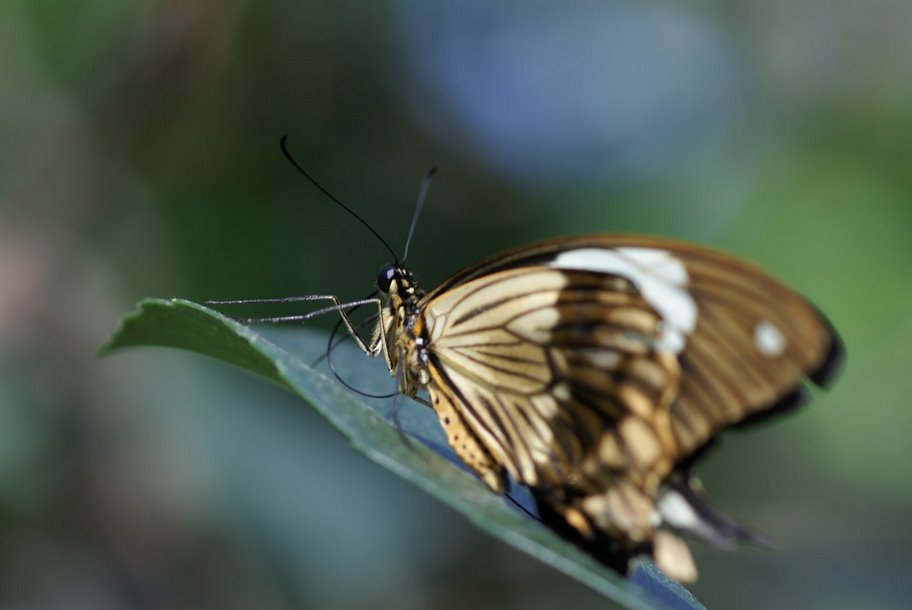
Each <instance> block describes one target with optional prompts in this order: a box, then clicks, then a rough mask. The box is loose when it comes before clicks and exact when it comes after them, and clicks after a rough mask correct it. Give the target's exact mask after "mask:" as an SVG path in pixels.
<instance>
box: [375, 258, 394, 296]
mask: <svg viewBox="0 0 912 610" xmlns="http://www.w3.org/2000/svg"><path fill="white" fill-rule="evenodd" d="M395 275H396V269H395V268H394V267H393V266H392V265H383V266H382V267H380V273H379V274H378V275H377V288H379V289H380V292H382V293H383V294H388V293H389V290H390V284H392V283H393V277H395Z"/></svg>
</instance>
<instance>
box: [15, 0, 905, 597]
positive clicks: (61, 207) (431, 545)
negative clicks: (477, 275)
mask: <svg viewBox="0 0 912 610" xmlns="http://www.w3.org/2000/svg"><path fill="white" fill-rule="evenodd" d="M910 23H912V3H909V2H908V1H906V0H874V1H873V2H867V3H851V2H845V1H843V2H839V1H837V2H834V3H820V2H813V1H809V0H799V1H798V2H794V1H788V2H787V1H785V0H772V1H770V0H764V1H760V0H736V1H734V2H726V3H722V2H716V3H701V4H699V5H691V6H681V5H679V4H677V3H672V2H652V3H624V2H595V1H591V2H586V1H580V2H576V1H573V2H564V3H545V2H538V1H535V2H518V1H516V0H513V1H506V2H500V3H488V2H483V1H482V0H467V1H465V2H460V3H455V2H417V1H409V0H399V1H388V2H372V3H365V2H352V1H342V2H330V1H328V0H314V1H310V2H298V3H291V2H278V1H275V0H262V1H260V2H256V3H253V2H243V1H242V0H223V1H221V2H215V1H212V0H180V1H178V0H171V1H167V0H157V1H154V0H150V1H147V2H132V3H131V2H117V1H114V0H83V1H82V2H78V3H77V2H71V3H60V2H53V1H51V0H6V1H5V2H3V3H0V608H67V609H73V608H91V609H104V608H130V609H132V608H136V609H147V608H149V609H159V608H162V609H164V608H167V609H183V608H225V609H235V608H237V609H241V608H254V607H255V608H263V609H273V608H275V609H296V608H340V609H361V608H364V609H367V608H372V609H373V608H396V609H410V608H416V609H417V608H434V609H444V608H454V609H455V608H465V607H469V606H470V605H471V606H472V607H475V608H506V607H509V608H532V609H534V608H552V607H557V606H558V605H559V606H561V607H575V608H589V607H593V608H594V607H605V605H606V602H605V601H604V600H602V599H600V598H599V597H597V596H596V595H595V594H594V593H591V592H590V591H588V590H586V589H585V588H584V587H583V586H582V585H579V584H578V583H576V582H574V581H571V580H569V579H567V578H565V577H563V576H561V575H559V574H556V573H554V572H553V571H552V570H550V569H548V568H547V567H545V566H543V565H541V564H539V563H538V562H536V561H535V560H534V559H531V558H528V557H526V556H523V555H521V554H520V553H518V552H515V551H513V550H511V549H509V548H506V547H505V546H503V545H502V544H500V543H497V542H494V541H492V540H490V539H488V538H487V537H486V536H484V535H483V534H481V533H479V532H477V531H475V530H474V529H473V528H472V527H471V526H470V525H469V524H468V523H467V522H466V521H465V520H464V519H463V518H462V517H460V516H458V515H456V514H455V513H453V512H451V511H450V510H449V509H447V508H445V507H443V506H442V505H440V504H438V503H437V502H436V501H434V500H432V499H430V498H428V497H426V496H425V495H424V494H422V493H420V492H419V491H417V490H416V489H413V488H412V487H410V486H409V485H408V484H406V483H404V482H402V481H400V480H398V479H397V478H396V477H395V476H393V475H391V474H390V473H388V472H386V471H384V470H382V469H381V468H378V467H377V466H375V465H373V464H371V463H369V462H367V461H366V460H364V459H362V458H360V457H358V456H357V455H355V454H354V453H353V452H352V451H351V450H350V449H349V448H348V447H347V446H346V444H345V442H344V441H343V440H342V439H341V438H340V437H338V436H337V435H336V434H335V433H334V432H332V431H331V430H330V428H329V427H328V426H327V425H326V424H324V423H323V422H322V421H321V420H320V419H319V418H318V417H316V416H315V415H313V414H312V413H311V412H310V411H309V410H308V409H307V408H305V407H304V405H302V404H300V403H298V402H297V401H295V400H293V399H291V398H289V397H287V396H286V395H285V394H284V393H283V392H282V391H280V390H279V389H278V388H276V387H273V386H271V385H269V384H267V383H265V382H262V381H260V380H258V379H254V378H252V377H250V376H248V375H246V374H244V373H241V372H239V371H236V370H233V369H229V368H227V367H224V366H221V365H219V364H216V363H213V362H210V361H206V360H204V359H202V358H195V357H193V356H191V355H188V354H184V353H179V352H173V351H166V350H139V351H136V352H132V353H128V354H123V355H119V356H117V357H115V358H111V359H106V360H103V361H98V360H96V359H95V358H94V357H93V352H94V350H95V348H97V346H98V345H99V344H100V343H102V342H103V341H104V340H105V338H106V337H107V336H109V334H110V333H111V332H112V331H113V329H114V328H115V327H116V324H117V320H118V318H119V317H120V315H122V314H123V313H124V312H125V311H127V310H128V309H129V308H130V307H131V306H132V304H133V303H134V302H135V301H137V300H138V299H140V298H142V297H146V296H182V297H187V298H191V299H195V300H203V299H207V298H244V297H269V296H285V295H293V294H306V293H325V292H333V293H337V294H339V295H341V296H342V297H344V298H355V297H359V296H362V295H363V294H365V293H366V292H368V291H369V290H370V288H371V285H372V282H373V281H374V278H375V275H376V270H377V268H378V267H379V266H380V264H381V263H383V262H385V261H386V259H387V255H386V254H385V252H384V250H383V248H382V247H381V246H380V245H379V244H378V243H377V242H376V241H375V240H374V239H373V238H372V237H371V236H370V235H369V234H368V233H367V232H366V231H365V230H364V229H363V228H362V227H361V226H359V225H358V224H357V223H356V222H354V221H353V220H352V219H350V218H348V217H347V216H346V215H345V214H344V213H343V212H342V211H341V210H339V209H338V208H337V207H335V206H334V205H332V204H331V203H329V202H328V201H327V200H326V199H325V198H324V197H323V196H321V195H320V194H319V193H318V192H316V190H315V189H314V188H312V187H311V186H310V185H309V184H308V183H307V182H306V181H305V180H304V179H303V178H302V177H301V176H299V175H298V174H296V173H295V172H294V171H293V170H292V169H291V168H290V166H289V165H288V163H287V162H286V161H285V160H284V159H283V158H282V156H281V154H280V152H279V150H278V140H279V136H280V135H281V134H284V133H287V134H289V137H290V146H291V148H292V150H293V151H294V153H295V155H296V156H297V158H298V159H299V161H300V162H301V163H302V164H303V165H304V166H305V167H306V168H307V169H308V170H309V171H311V172H312V173H313V174H314V175H315V176H317V177H318V178H319V179H320V180H321V181H322V182H323V183H324V184H325V186H326V187H327V188H328V189H329V190H330V191H332V192H333V193H334V194H335V195H336V196H338V197H340V198H341V199H343V200H344V201H346V202H347V203H349V205H351V206H352V207H354V208H355V209H356V210H358V211H359V212H360V213H361V214H362V215H363V216H364V217H365V218H366V219H367V220H368V221H369V222H370V223H371V224H372V225H373V226H374V227H376V229H377V230H378V231H379V232H380V233H381V234H382V235H384V236H386V238H387V239H388V240H389V241H390V242H391V243H392V244H394V246H395V247H397V248H399V247H401V246H400V244H401V243H402V240H403V239H404V237H405V233H406V230H407V227H408V222H409V220H410V216H411V211H412V207H413V205H414V199H415V196H416V194H417V186H418V182H419V180H420V178H421V176H422V174H423V173H424V172H425V171H426V170H427V169H428V168H429V167H430V166H431V165H433V164H437V165H439V166H440V170H441V171H440V173H439V174H438V177H437V179H436V181H435V183H434V186H433V188H432V190H431V193H430V197H429V200H428V205H427V207H426V211H425V213H424V216H423V217H422V219H421V222H420V224H419V228H418V232H417V235H416V238H415V240H414V243H413V244H412V251H411V255H410V257H409V258H410V263H411V264H412V266H413V267H414V269H415V271H416V272H417V273H418V274H419V277H420V278H421V279H423V281H424V284H425V285H426V286H427V287H430V286H432V285H434V284H435V283H436V282H438V281H440V280H442V279H443V278H444V277H446V276H447V275H448V274H449V273H452V272H454V271H456V270H458V269H460V268H461V267H463V266H465V265H466V264H469V263H471V262H474V261H475V260H477V259H479V258H481V257H483V256H487V255H489V254H491V253H494V252H496V251H497V250H499V249H502V248H505V247H509V246H515V245H519V244H522V243H525V242H528V241H531V240H534V239H539V238H545V237H552V236H556V235H565V234H574V233H581V232H600V231H606V232H607V231H611V232H618V231H630V232H638V233H650V234H661V235H670V236H675V237H680V238H685V239H691V240H697V241H700V242H703V243H707V244H711V245H715V246H718V247H722V248H726V249H728V250H731V251H734V252H736V253H738V254H740V255H742V256H745V257H747V258H750V259H752V260H755V261H757V262H759V263H760V264H762V265H764V266H765V267H767V268H769V269H770V270H772V271H773V272H774V273H776V274H777V275H779V276H780V277H782V278H783V279H785V280H786V281H788V282H789V283H790V284H792V285H794V286H796V287H799V288H800V290H801V291H802V292H803V293H804V294H806V295H807V296H808V297H810V298H811V299H812V300H814V301H815V302H816V303H817V304H818V305H819V306H820V307H821V308H822V309H823V310H824V311H825V312H827V314H828V315H829V316H830V317H831V319H832V320H833V322H834V324H835V325H836V326H837V328H839V329H840V330H841V332H842V333H843V336H844V339H845V342H846V344H847V347H848V354H849V361H848V366H847V369H846V371H845V373H844V375H843V377H842V379H841V380H840V381H839V382H838V383H837V384H836V386H835V389H834V391H832V392H831V393H830V394H829V395H826V396H822V397H820V398H819V400H818V401H817V403H816V404H814V405H813V406H811V407H810V408H808V409H806V410H804V411H803V412H801V414H800V415H798V416H796V417H792V418H789V419H788V420H787V421H781V422H777V423H776V425H772V426H770V427H767V428H762V429H759V430H755V431H752V432H750V433H747V434H735V433H733V434H730V435H728V436H727V437H726V438H725V439H724V442H723V448H722V450H720V451H717V452H714V453H713V454H711V456H710V459H708V460H707V461H706V462H705V463H704V464H703V465H702V466H701V468H700V470H699V472H700V474H701V475H702V476H703V477H704V480H705V482H706V484H707V487H708V489H709V490H710V492H711V493H712V495H713V497H714V498H715V500H716V502H717V504H718V505H720V506H722V507H724V508H725V509H726V510H727V511H728V512H731V513H733V514H734V515H736V516H738V517H739V518H741V519H743V520H744V521H746V522H748V523H751V524H752V525H754V526H756V527H757V528H759V529H761V530H763V531H765V532H767V533H769V534H770V535H772V537H773V538H775V539H776V540H778V541H781V543H782V548H781V549H779V550H776V551H768V550H752V549H748V550H743V551H741V552H738V553H723V552H720V551H716V550H714V549H708V548H705V547H702V546H697V548H696V553H697V559H698V562H699V564H700V566H701V572H702V578H701V580H700V581H699V583H697V584H696V585H695V586H694V587H692V590H693V591H694V593H695V594H696V595H697V597H698V598H699V599H701V601H703V602H704V603H705V604H706V605H707V606H708V607H710V608H732V607H738V608H758V609H759V608H772V607H776V608H829V609H839V610H841V609H854V608H859V609H861V608H863V609H893V608H907V607H908V606H909V603H910V602H909V599H910V597H912V580H910V575H912V526H910V524H909V517H910V509H912V481H910V478H912V477H910V472H909V470H910V462H912V441H910V432H912V409H910V404H912V375H910V370H909V369H910V362H912V310H910V303H912V283H910V282H909V277H910V275H909V263H910V262H912V238H910V236H909V233H910V229H912V171H910V170H912V168H910V159H912V64H910V61H909V58H910V57H912V37H910V36H909V35H908V26H909V24H910ZM330 323H331V321H329V320H327V321H320V322H316V323H314V325H313V326H314V327H321V326H322V327H326V326H327V325H328V324H330ZM377 366H382V363H380V362H377ZM403 408H404V409H406V410H407V409H419V408H420V407H419V406H417V405H411V404H405V405H403ZM695 546H696V545H695Z"/></svg>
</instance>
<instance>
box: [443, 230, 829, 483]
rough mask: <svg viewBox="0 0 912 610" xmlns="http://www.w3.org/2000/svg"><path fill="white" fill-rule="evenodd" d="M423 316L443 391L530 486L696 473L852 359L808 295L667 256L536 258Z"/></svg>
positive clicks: (465, 283) (734, 267) (507, 257)
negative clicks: (731, 439)
mask: <svg viewBox="0 0 912 610" xmlns="http://www.w3.org/2000/svg"><path fill="white" fill-rule="evenodd" d="M425 307H426V309H425V311H426V314H427V316H428V319H429V320H430V321H431V326H432V333H431V354H432V357H433V359H434V362H433V364H434V367H435V368H436V369H439V370H440V371H441V373H440V375H439V378H440V382H441V383H446V384H450V385H451V386H453V387H456V388H458V390H459V392H460V395H461V397H462V398H461V402H462V403H463V404H464V405H465V409H466V410H467V411H470V412H469V413H468V419H469V423H470V424H471V425H473V426H476V427H477V428H478V429H479V430H482V433H481V434H482V436H483V437H484V441H485V444H486V445H487V446H489V447H490V448H491V451H492V453H493V454H495V456H496V457H500V458H501V459H502V460H503V462H502V463H504V465H505V466H507V467H508V469H509V470H511V472H512V473H513V474H514V476H516V475H517V474H518V475H519V477H518V478H519V479H520V480H522V481H523V482H526V483H529V484H535V483H537V482H538V481H539V480H545V481H548V480H551V479H561V477H565V476H566V474H567V472H568V471H569V472H574V473H575V475H574V476H575V478H577V479H579V478H580V473H583V474H585V473H588V472H590V471H592V472H594V473H595V475H598V476H601V477H605V476H607V475H606V474H605V473H606V471H611V472H615V471H621V470H631V469H632V470H637V469H639V471H640V472H641V473H642V476H644V477H653V478H654V476H659V474H660V473H663V472H665V471H667V470H668V468H667V464H666V458H667V459H670V461H671V462H672V463H673V464H678V463H681V462H683V461H686V460H687V459H689V458H690V457H691V456H692V455H693V454H694V453H696V452H698V451H699V449H700V448H702V447H703V446H704V445H705V444H706V443H707V442H709V441H710V440H711V439H712V437H713V436H714V435H715V434H716V433H717V432H718V431H720V430H721V429H723V428H725V427H728V426H731V425H735V424H739V423H743V422H747V421H751V420H753V419H756V418H758V417H761V416H763V415H766V414H769V413H771V412H775V411H778V410H780V409H781V408H782V407H783V406H788V405H790V404H795V403H796V402H799V400H800V398H801V396H802V385H803V382H804V380H805V378H806V377H810V378H811V379H812V380H813V381H814V382H816V383H817V384H818V385H825V384H826V383H827V382H828V380H829V378H830V376H831V375H832V372H833V371H834V370H835V369H836V368H837V367H836V365H837V363H838V361H839V359H840V356H841V345H840V343H839V340H838V337H837V336H836V334H835V333H834V331H833V330H832V327H831V326H830V325H829V323H828V322H827V321H826V320H825V319H824V318H823V316H821V315H820V314H819V312H818V311H817V310H816V309H815V308H814V307H813V306H812V305H810V304H809V303H808V302H807V301H806V300H804V299H803V298H802V297H801V296H800V295H798V294H797V293H795V292H794V291H792V290H791V289H789V288H788V287H786V286H785V285H783V284H782V283H780V282H778V281H777V280H775V279H773V278H772V277H770V276H769V275H768V274H766V273H765V272H763V271H761V270H760V269H758V268H757V267H755V266H753V265H750V264H748V263H745V262H743V261H740V260H738V259H736V258H734V257H731V256H729V255H726V254H724V253H720V252H718V251H715V250H712V249H709V248H704V247H700V246H695V245H691V244H686V243H683V242H676V241H670V240H659V239H653V238H636V237H610V236H608V237H605V236H598V237H591V238H576V239H573V240H561V241H554V242H545V243H542V244H536V245H533V246H529V247H527V248H524V249H522V250H517V251H514V252H510V253H506V254H504V255H501V256H500V257H497V258H495V259H491V260H490V261H486V262H483V263H481V264H479V265H477V266H475V267H473V268H471V269H469V270H468V271H466V272H463V273H462V274H460V275H459V276H455V277H454V278H453V279H451V280H450V281H448V282H445V283H444V284H443V285H442V287H441V289H438V290H437V291H435V292H434V293H432V294H430V295H429V296H428V298H427V299H426V301H425ZM432 391H433V388H432ZM473 412H474V413H473ZM663 413H667V414H669V415H668V417H667V418H665V419H663V418H664V415H662V414H663ZM657 414H658V415H657ZM628 416H636V418H637V420H636V422H635V423H633V424H627V425H623V426H622V425H621V424H622V420H623V419H624V418H626V417H628ZM640 423H645V424H646V425H645V426H643V425H640ZM627 428H629V429H631V430H634V429H636V430H637V432H630V433H629V434H624V433H623V431H624V430H625V429H627ZM606 439H607V440H606ZM525 445H531V446H529V447H528V448H527V447H525ZM596 457H598V463H597V464H593V463H592V461H593V460H594V459H595V458H596ZM605 464H611V466H610V468H605ZM595 475H592V476H595ZM585 479H586V478H585V477H583V480H584V481H585ZM650 486H651V485H650Z"/></svg>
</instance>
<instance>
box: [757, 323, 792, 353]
mask: <svg viewBox="0 0 912 610" xmlns="http://www.w3.org/2000/svg"><path fill="white" fill-rule="evenodd" d="M754 345H756V346H757V349H758V350H760V352H761V353H762V354H763V355H764V356H769V357H770V358H776V357H777V356H781V355H782V352H784V351H785V337H784V336H783V335H782V331H780V330H779V329H778V328H776V325H775V324H773V323H772V322H767V321H766V320H764V321H763V322H760V323H759V324H757V326H756V327H755V328H754Z"/></svg>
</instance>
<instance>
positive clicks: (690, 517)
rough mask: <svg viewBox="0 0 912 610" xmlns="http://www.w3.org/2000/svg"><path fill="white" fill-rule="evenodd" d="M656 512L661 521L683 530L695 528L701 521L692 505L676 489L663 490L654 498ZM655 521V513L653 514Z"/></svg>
mask: <svg viewBox="0 0 912 610" xmlns="http://www.w3.org/2000/svg"><path fill="white" fill-rule="evenodd" d="M656 512H657V513H658V515H659V518H660V519H661V522H662V523H667V524H669V525H672V526H674V527H677V528H680V529H683V530H691V531H692V530H695V529H697V527H698V526H699V525H700V523H701V522H702V521H701V519H700V516H699V515H698V514H697V513H696V511H694V509H693V507H692V506H691V505H690V504H689V503H688V502H687V500H685V499H684V497H683V496H682V495H681V494H679V493H678V492H676V491H665V493H663V494H661V495H660V496H659V499H658V500H656ZM653 523H655V515H653Z"/></svg>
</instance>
